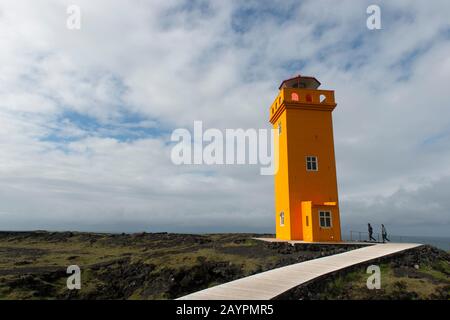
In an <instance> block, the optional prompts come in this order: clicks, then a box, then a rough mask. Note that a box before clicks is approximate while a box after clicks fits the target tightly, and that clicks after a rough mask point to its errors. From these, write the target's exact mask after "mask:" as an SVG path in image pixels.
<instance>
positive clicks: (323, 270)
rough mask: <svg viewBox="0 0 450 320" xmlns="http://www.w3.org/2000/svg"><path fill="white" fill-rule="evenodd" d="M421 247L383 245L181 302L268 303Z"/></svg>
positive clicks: (303, 264) (265, 274)
mask: <svg viewBox="0 0 450 320" xmlns="http://www.w3.org/2000/svg"><path fill="white" fill-rule="evenodd" d="M418 246H421V245H420V244H413V243H386V244H377V245H373V246H368V247H364V248H360V249H355V250H351V251H347V252H344V253H339V254H335V255H332V256H327V257H323V258H318V259H314V260H309V261H305V262H301V263H296V264H293V265H289V266H285V267H281V268H277V269H273V270H269V271H266V272H262V273H258V274H255V275H252V276H249V277H245V278H242V279H238V280H234V281H231V282H228V283H224V284H221V285H218V286H215V287H211V288H208V289H205V290H201V291H198V292H194V293H191V294H189V295H187V296H184V297H181V298H179V299H180V300H270V299H273V298H275V297H277V296H279V295H280V294H282V293H285V292H286V291H288V290H290V289H293V288H295V287H297V286H298V285H301V284H304V283H306V282H308V281H310V280H313V279H314V278H317V277H320V276H323V275H326V274H328V273H331V272H334V271H338V270H341V269H345V268H347V267H350V266H354V265H357V264H360V263H363V262H367V261H371V260H374V259H377V258H380V257H384V256H388V255H391V254H394V253H398V252H401V251H404V250H408V249H412V248H415V247H418Z"/></svg>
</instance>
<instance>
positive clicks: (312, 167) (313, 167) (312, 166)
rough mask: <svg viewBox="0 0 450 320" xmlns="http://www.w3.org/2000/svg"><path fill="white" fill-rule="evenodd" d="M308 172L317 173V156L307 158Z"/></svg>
mask: <svg viewBox="0 0 450 320" xmlns="http://www.w3.org/2000/svg"><path fill="white" fill-rule="evenodd" d="M306 170H308V171H317V170H318V165H317V157H315V156H307V157H306Z"/></svg>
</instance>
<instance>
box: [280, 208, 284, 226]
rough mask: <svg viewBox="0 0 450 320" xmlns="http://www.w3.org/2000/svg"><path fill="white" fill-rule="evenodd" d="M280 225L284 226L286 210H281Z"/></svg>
mask: <svg viewBox="0 0 450 320" xmlns="http://www.w3.org/2000/svg"><path fill="white" fill-rule="evenodd" d="M280 226H284V211H281V212H280Z"/></svg>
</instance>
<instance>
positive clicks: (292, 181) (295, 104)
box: [270, 75, 341, 242]
mask: <svg viewBox="0 0 450 320" xmlns="http://www.w3.org/2000/svg"><path fill="white" fill-rule="evenodd" d="M319 86H320V82H319V81H318V80H317V79H316V78H314V77H305V76H300V75H299V76H297V77H294V78H291V79H288V80H284V81H283V82H282V83H281V85H280V87H279V90H280V91H279V93H278V96H277V97H276V99H275V101H274V102H273V104H272V105H271V107H270V122H271V123H272V125H273V128H274V129H276V130H278V133H279V134H278V138H275V141H274V145H275V150H278V161H279V163H278V171H277V173H276V175H275V214H276V236H277V239H282V240H303V241H310V242H320V241H341V225H340V217H339V203H338V189H337V179H336V162H335V156H334V140H333V122H332V115H331V113H332V111H333V110H334V108H335V107H336V103H335V101H334V91H331V90H318V88H319Z"/></svg>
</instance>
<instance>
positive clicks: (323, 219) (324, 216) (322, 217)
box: [319, 211, 331, 228]
mask: <svg viewBox="0 0 450 320" xmlns="http://www.w3.org/2000/svg"><path fill="white" fill-rule="evenodd" d="M319 223H320V227H321V228H331V212H330V211H319Z"/></svg>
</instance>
